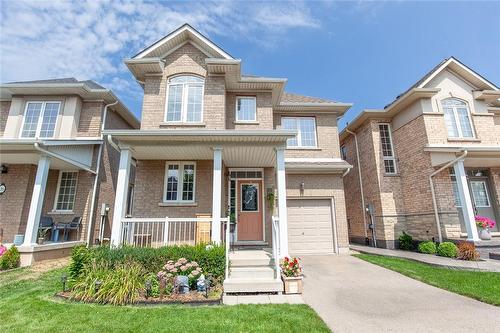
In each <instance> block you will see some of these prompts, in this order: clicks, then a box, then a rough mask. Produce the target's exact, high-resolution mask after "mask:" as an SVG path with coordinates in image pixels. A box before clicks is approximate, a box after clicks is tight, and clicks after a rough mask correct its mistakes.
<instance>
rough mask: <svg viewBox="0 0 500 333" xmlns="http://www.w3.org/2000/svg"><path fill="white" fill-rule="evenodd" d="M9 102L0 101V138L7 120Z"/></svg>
mask: <svg viewBox="0 0 500 333" xmlns="http://www.w3.org/2000/svg"><path fill="white" fill-rule="evenodd" d="M9 110H10V101H0V136H3V132H4V131H5V125H6V124H7V118H8V117H9Z"/></svg>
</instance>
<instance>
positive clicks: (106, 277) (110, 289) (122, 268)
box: [72, 262, 146, 305]
mask: <svg viewBox="0 0 500 333" xmlns="http://www.w3.org/2000/svg"><path fill="white" fill-rule="evenodd" d="M145 276H146V275H145V272H144V268H143V267H142V266H141V265H140V264H138V263H135V262H125V263H120V264H117V265H115V266H114V267H111V266H108V265H106V264H104V263H96V262H93V263H92V264H90V265H87V266H86V267H85V268H84V270H83V271H82V272H81V274H80V277H79V279H78V281H77V282H76V283H75V285H74V287H73V291H72V296H73V298H76V299H78V300H82V301H86V302H88V301H94V302H98V303H103V304H113V305H123V304H129V303H133V302H134V301H136V300H137V298H138V297H139V292H140V291H141V290H143V289H144V282H145ZM96 281H99V282H100V286H99V287H98V288H97V287H96Z"/></svg>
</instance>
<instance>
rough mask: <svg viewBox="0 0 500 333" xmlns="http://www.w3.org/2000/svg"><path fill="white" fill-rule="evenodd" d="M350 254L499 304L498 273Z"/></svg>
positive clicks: (432, 283)
mask: <svg viewBox="0 0 500 333" xmlns="http://www.w3.org/2000/svg"><path fill="white" fill-rule="evenodd" d="M354 256H355V257H358V258H360V259H363V260H365V261H368V262H371V263H372V264H375V265H379V266H382V267H385V268H388V269H390V270H393V271H396V272H398V273H401V274H403V275H406V276H408V277H410V278H412V279H415V280H419V281H422V282H424V283H427V284H430V285H432V286H435V287H438V288H441V289H445V290H448V291H451V292H454V293H457V294H460V295H464V296H468V297H471V298H475V299H477V300H479V301H482V302H485V303H489V304H493V305H496V306H500V273H493V272H478V271H466V270H459V269H450V268H444V267H436V266H432V265H428V264H424V263H420V262H415V261H412V260H408V259H402V258H394V257H385V256H378V255H372V254H356V255H354Z"/></svg>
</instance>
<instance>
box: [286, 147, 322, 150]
mask: <svg viewBox="0 0 500 333" xmlns="http://www.w3.org/2000/svg"><path fill="white" fill-rule="evenodd" d="M286 150H321V148H318V147H286Z"/></svg>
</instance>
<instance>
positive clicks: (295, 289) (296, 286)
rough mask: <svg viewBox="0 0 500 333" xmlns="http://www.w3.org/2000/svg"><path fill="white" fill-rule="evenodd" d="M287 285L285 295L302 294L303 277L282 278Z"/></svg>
mask: <svg viewBox="0 0 500 333" xmlns="http://www.w3.org/2000/svg"><path fill="white" fill-rule="evenodd" d="M281 278H282V280H283V283H284V284H285V294H302V276H291V277H288V276H284V275H282V276H281Z"/></svg>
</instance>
